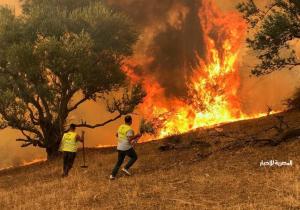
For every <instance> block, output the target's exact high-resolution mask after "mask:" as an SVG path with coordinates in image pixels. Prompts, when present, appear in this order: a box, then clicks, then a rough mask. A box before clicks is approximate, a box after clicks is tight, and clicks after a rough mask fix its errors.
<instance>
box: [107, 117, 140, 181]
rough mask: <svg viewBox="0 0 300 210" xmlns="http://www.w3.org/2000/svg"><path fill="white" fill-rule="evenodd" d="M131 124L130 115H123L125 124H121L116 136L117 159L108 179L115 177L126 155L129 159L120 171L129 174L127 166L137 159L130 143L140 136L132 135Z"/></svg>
mask: <svg viewBox="0 0 300 210" xmlns="http://www.w3.org/2000/svg"><path fill="white" fill-rule="evenodd" d="M131 124H132V118H131V116H129V115H128V116H126V117H125V124H123V125H121V126H120V127H119V129H118V132H117V138H118V146H117V150H118V161H117V163H116V165H115V167H114V169H113V170H112V173H111V175H110V177H109V178H110V179H111V180H112V179H115V177H116V175H117V173H118V171H119V168H120V167H121V165H122V163H123V162H124V159H125V157H126V156H129V157H130V160H129V161H128V163H127V164H126V165H125V167H124V168H123V169H122V171H123V172H124V173H125V174H127V175H129V176H130V175H131V173H130V172H129V168H130V167H131V166H132V165H133V164H134V163H135V161H136V160H137V155H136V152H135V151H134V149H133V147H132V145H133V144H134V143H136V142H137V140H138V139H139V138H140V137H141V134H137V135H134V131H133V129H132V128H131Z"/></svg>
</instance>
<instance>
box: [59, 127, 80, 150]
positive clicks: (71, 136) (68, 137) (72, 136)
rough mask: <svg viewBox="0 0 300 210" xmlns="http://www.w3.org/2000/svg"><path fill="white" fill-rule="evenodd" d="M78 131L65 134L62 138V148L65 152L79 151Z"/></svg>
mask: <svg viewBox="0 0 300 210" xmlns="http://www.w3.org/2000/svg"><path fill="white" fill-rule="evenodd" d="M76 136H77V133H75V132H71V131H70V132H68V133H65V134H64V135H63V138H62V140H61V147H60V150H61V151H64V152H76V151H77V140H76Z"/></svg>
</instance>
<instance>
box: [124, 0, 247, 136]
mask: <svg viewBox="0 0 300 210" xmlns="http://www.w3.org/2000/svg"><path fill="white" fill-rule="evenodd" d="M198 16H199V19H200V20H201V21H200V22H201V24H200V25H199V27H201V28H202V31H203V33H204V34H203V35H204V43H205V44H206V46H205V50H206V56H205V58H200V56H198V55H195V56H197V58H198V66H197V67H196V68H194V69H193V73H192V74H190V75H189V76H187V78H176V75H170V80H176V79H185V81H186V83H187V84H186V85H187V87H188V98H185V99H182V98H174V97H173V98H167V97H166V96H165V92H164V89H163V88H162V87H161V86H160V85H159V83H158V82H157V81H156V80H155V78H154V77H152V76H151V75H147V78H146V79H144V80H143V84H144V88H145V89H146V91H147V94H148V95H147V97H146V99H145V102H144V103H143V104H142V106H141V107H140V110H141V112H142V114H143V115H144V116H145V118H146V119H152V122H153V123H155V125H156V126H157V127H158V128H159V134H158V136H159V137H164V136H167V135H172V134H176V133H183V132H187V131H189V130H191V129H195V128H198V127H203V126H210V125H215V124H219V123H223V122H231V121H236V120H241V119H245V118H249V117H250V116H247V115H245V114H243V112H242V111H241V105H240V100H239V97H238V90H239V86H240V78H239V70H238V65H237V58H238V54H239V49H240V48H241V45H242V43H243V40H244V38H245V32H246V23H245V22H244V20H243V19H242V18H241V17H240V16H239V14H238V13H237V12H236V13H234V12H231V13H226V14H223V13H222V12H221V11H220V10H219V9H218V8H216V7H215V6H214V4H213V2H212V1H208V0H207V1H203V5H202V6H201V9H200V10H199V14H198ZM174 44H176V43H174ZM135 62H136V61H134V59H133V60H131V61H129V62H127V65H126V66H125V67H124V71H125V72H126V73H127V74H128V75H129V76H130V78H131V79H132V80H134V81H135V80H136V81H137V80H139V79H141V78H139V76H137V74H135V73H134V70H133V69H134V68H132V66H134V63H135Z"/></svg>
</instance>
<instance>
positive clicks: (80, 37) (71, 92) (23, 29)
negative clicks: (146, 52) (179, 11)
mask: <svg viewBox="0 0 300 210" xmlns="http://www.w3.org/2000/svg"><path fill="white" fill-rule="evenodd" d="M22 4H23V13H22V15H20V16H16V15H15V14H14V12H13V11H12V10H11V9H9V8H7V7H0V94H1V97H0V114H1V123H0V125H1V128H5V127H7V126H10V127H12V128H15V129H18V130H20V131H21V132H22V133H23V135H24V138H22V139H18V140H19V141H23V142H24V144H23V146H28V145H34V146H40V147H43V148H46V150H47V153H48V155H50V156H51V154H53V153H55V151H57V148H58V145H59V141H60V139H61V136H62V134H63V132H64V131H65V130H66V121H67V118H68V116H69V114H70V113H71V112H72V111H74V110H76V109H77V108H78V107H79V106H80V105H81V104H82V103H84V102H85V101H87V100H95V101H97V100H101V99H105V97H106V96H107V94H108V93H110V92H111V91H120V90H124V89H125V90H127V91H126V92H125V93H124V95H123V97H121V98H120V99H114V100H113V102H112V103H109V104H108V106H107V107H108V111H110V112H111V113H115V112H117V115H116V117H115V118H113V119H110V120H107V121H105V122H102V123H99V124H96V125H90V124H88V123H86V122H82V123H81V124H78V126H80V127H89V128H95V127H98V126H102V125H105V124H107V123H109V122H111V121H113V120H115V119H118V118H120V117H121V116H122V115H124V114H127V113H130V112H132V111H133V109H134V108H135V107H136V106H137V105H138V104H139V103H141V102H142V99H143V97H144V96H145V93H144V91H143V90H142V88H141V86H139V85H132V86H131V87H129V83H128V81H127V80H126V76H125V74H124V73H123V71H122V70H121V68H122V61H123V60H124V58H126V57H127V56H130V55H131V54H132V46H133V44H134V43H135V42H136V40H137V37H138V33H137V31H136V30H135V27H134V24H133V23H132V22H131V21H130V19H129V18H128V17H127V16H126V15H124V14H121V13H118V12H115V11H113V10H111V9H109V8H107V7H106V6H105V5H104V4H102V3H100V2H96V1H92V0H90V1H88V0H78V1H71V0H23V1H22ZM76 95H77V96H78V95H80V97H75V96H76Z"/></svg>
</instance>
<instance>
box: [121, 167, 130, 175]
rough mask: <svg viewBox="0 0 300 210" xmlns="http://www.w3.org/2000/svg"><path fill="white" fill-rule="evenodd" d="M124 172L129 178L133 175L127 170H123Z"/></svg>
mask: <svg viewBox="0 0 300 210" xmlns="http://www.w3.org/2000/svg"><path fill="white" fill-rule="evenodd" d="M122 171H123V172H124V173H125V174H126V175H128V176H131V173H130V172H129V171H128V170H127V169H126V168H122Z"/></svg>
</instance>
